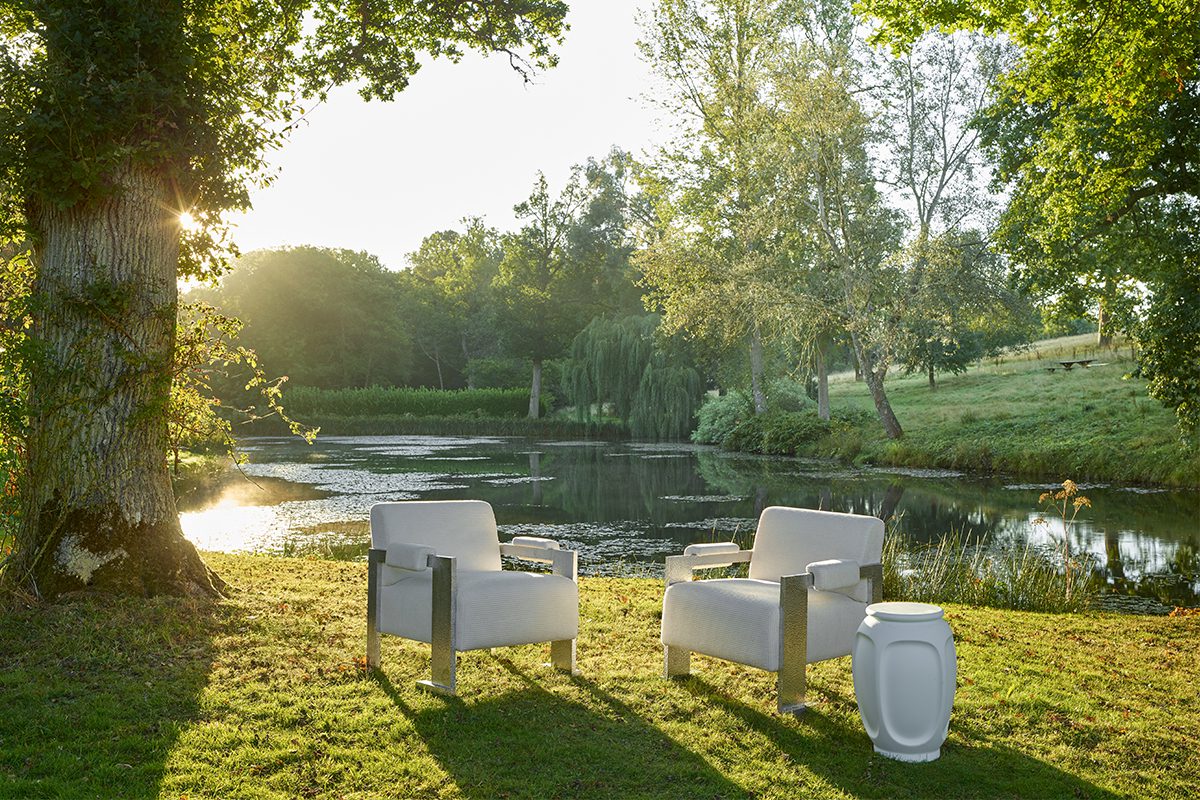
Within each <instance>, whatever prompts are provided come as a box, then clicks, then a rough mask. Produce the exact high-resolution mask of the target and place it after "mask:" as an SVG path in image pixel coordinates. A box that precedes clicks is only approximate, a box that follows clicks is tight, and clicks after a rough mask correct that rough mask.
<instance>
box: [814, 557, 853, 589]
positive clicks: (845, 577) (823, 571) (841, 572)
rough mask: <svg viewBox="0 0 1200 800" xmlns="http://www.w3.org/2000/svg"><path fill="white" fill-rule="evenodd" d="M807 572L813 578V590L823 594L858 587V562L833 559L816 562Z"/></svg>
mask: <svg viewBox="0 0 1200 800" xmlns="http://www.w3.org/2000/svg"><path fill="white" fill-rule="evenodd" d="M805 570H806V571H807V572H808V573H810V574H811V575H812V576H813V588H814V589H817V590H819V591H822V592H836V591H838V590H839V589H853V588H854V587H856V586H858V581H859V566H858V562H857V561H851V560H849V559H838V558H831V559H828V560H826V561H814V562H812V563H811V564H809V565H808V566H807V567H806V568H805Z"/></svg>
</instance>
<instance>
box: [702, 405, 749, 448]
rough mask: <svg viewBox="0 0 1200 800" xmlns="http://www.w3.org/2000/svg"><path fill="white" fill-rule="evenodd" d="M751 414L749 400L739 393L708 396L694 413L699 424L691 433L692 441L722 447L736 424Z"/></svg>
mask: <svg viewBox="0 0 1200 800" xmlns="http://www.w3.org/2000/svg"><path fill="white" fill-rule="evenodd" d="M753 412H754V409H753V408H752V407H751V405H750V401H749V399H747V398H746V396H745V395H743V394H742V393H741V392H730V393H729V394H727V395H724V396H721V397H712V396H710V397H708V398H707V399H706V400H705V401H704V405H702V406H700V410H699V411H698V412H696V419H697V421H698V423H699V424H697V426H696V430H695V431H693V432H692V441H693V442H696V443H698V444H720V445H723V444H724V443H725V440H726V439H727V438H728V437H729V435H730V434H731V433H733V429H734V428H736V427H737V426H738V423H740V422H741V421H742V420H745V419H748V418H749V417H750V416H751V414H753Z"/></svg>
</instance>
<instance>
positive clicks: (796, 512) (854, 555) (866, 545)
mask: <svg viewBox="0 0 1200 800" xmlns="http://www.w3.org/2000/svg"><path fill="white" fill-rule="evenodd" d="M882 557H883V520H881V519H879V518H878V517H867V516H863V515H861V514H839V513H836V512H833V511H812V510H810V509H806V508H787V507H785V506H771V507H770V508H766V509H763V512H762V516H760V517H759V518H758V532H757V533H755V534H754V554H753V555H752V556H751V557H750V577H751V578H754V579H755V580H762V581H777V580H779V579H780V578H781V577H783V576H784V575H796V574H799V573H801V572H804V569H805V567H807V566H808V565H809V564H811V563H813V562H814V561H824V560H826V559H829V558H844V559H852V560H854V561H857V562H858V563H859V564H878V563H879V560H880V559H881V558H882Z"/></svg>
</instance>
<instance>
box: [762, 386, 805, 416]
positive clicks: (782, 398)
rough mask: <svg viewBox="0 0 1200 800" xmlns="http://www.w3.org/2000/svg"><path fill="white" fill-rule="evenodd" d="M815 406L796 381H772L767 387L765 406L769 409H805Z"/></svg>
mask: <svg viewBox="0 0 1200 800" xmlns="http://www.w3.org/2000/svg"><path fill="white" fill-rule="evenodd" d="M815 406H816V403H814V402H813V401H812V399H811V398H810V397H809V396H808V394H807V393H806V392H805V391H804V387H803V386H801V385H800V384H799V383H796V381H792V380H778V381H773V382H772V383H771V384H770V385H769V386H768V387H767V408H769V409H771V411H806V410H808V409H811V408H814V407H815Z"/></svg>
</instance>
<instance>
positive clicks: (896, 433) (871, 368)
mask: <svg viewBox="0 0 1200 800" xmlns="http://www.w3.org/2000/svg"><path fill="white" fill-rule="evenodd" d="M850 341H851V343H852V344H853V345H854V353H855V355H856V356H857V359H858V363H859V364H860V365H862V374H863V378H864V379H866V381H867V388H868V389H870V391H871V399H872V400H874V401H875V413H876V414H878V415H879V421H880V423H882V424H883V430H884V432H885V433H886V434H887V436H888V438H889V439H899V438H900V437H902V436H903V435H904V429H903V428H901V427H900V420H898V419H896V412H894V411H892V404H891V403H890V402H889V401H888V397H887V392H886V391H884V388H883V379H884V376H885V375H886V374H887V368H886V367H884V368H883V369H881V370H879V371H876V367H875V364H873V363H872V361H871V355H870V353H868V352H867V350H866V348H865V347H863V345H862V341H861V340H860V339H859V338H858V334H857V333H853V334H851V335H850Z"/></svg>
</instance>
